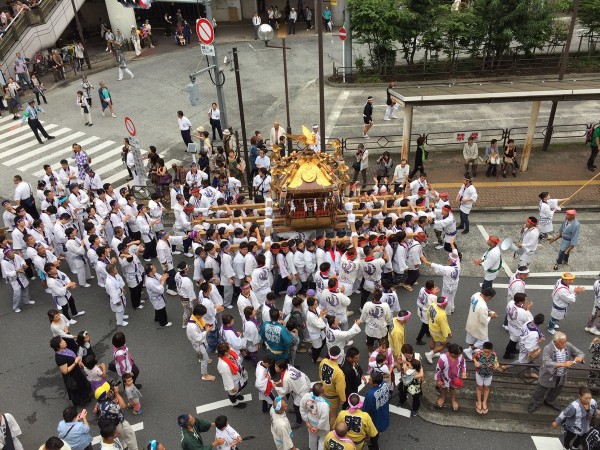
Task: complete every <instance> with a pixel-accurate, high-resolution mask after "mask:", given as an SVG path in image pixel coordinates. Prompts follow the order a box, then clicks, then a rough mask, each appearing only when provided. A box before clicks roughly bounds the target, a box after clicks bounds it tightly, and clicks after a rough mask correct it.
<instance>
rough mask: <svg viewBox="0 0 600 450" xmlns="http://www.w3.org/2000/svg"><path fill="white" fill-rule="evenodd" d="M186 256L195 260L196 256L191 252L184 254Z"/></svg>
mask: <svg viewBox="0 0 600 450" xmlns="http://www.w3.org/2000/svg"><path fill="white" fill-rule="evenodd" d="M184 256H187V257H188V258H193V257H194V254H193V253H190V252H187V253H184Z"/></svg>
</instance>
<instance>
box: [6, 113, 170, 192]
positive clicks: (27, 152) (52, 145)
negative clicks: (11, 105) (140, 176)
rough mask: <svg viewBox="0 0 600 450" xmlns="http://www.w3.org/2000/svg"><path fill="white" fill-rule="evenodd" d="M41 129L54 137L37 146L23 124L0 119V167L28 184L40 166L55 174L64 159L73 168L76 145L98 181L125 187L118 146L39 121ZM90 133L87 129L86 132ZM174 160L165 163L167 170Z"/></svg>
mask: <svg viewBox="0 0 600 450" xmlns="http://www.w3.org/2000/svg"><path fill="white" fill-rule="evenodd" d="M41 123H42V125H43V126H44V129H45V130H46V131H47V132H48V134H51V135H52V136H54V137H55V139H54V140H52V141H46V140H44V144H39V143H38V141H37V139H36V138H35V136H34V134H33V132H32V131H31V129H30V128H29V126H28V125H27V124H23V125H21V121H20V120H18V121H17V120H13V119H12V115H9V116H5V117H1V118H0V164H1V165H2V166H5V167H10V168H11V169H13V170H14V172H13V173H14V174H20V175H21V176H23V179H25V180H26V181H29V182H30V183H32V186H35V182H36V181H37V180H38V179H40V178H42V176H43V175H44V170H43V165H44V164H50V165H51V166H52V168H53V169H54V170H55V171H58V170H59V169H60V164H59V162H60V160H61V159H67V160H69V161H70V163H71V165H74V161H73V151H72V148H71V146H72V144H74V143H78V144H80V145H81V146H82V147H83V149H84V150H85V152H86V153H87V154H88V155H89V156H90V157H91V158H92V167H93V168H94V171H95V172H96V173H97V174H98V175H100V178H102V181H103V182H105V183H111V184H112V185H113V187H115V188H119V187H121V186H124V185H125V184H126V183H127V178H128V173H127V168H126V167H125V165H124V164H123V161H122V160H121V150H122V147H123V146H122V144H121V143H120V142H115V141H111V140H109V139H103V138H101V137H99V136H94V135H91V134H88V133H86V132H83V131H75V130H73V129H71V128H69V127H62V126H60V125H57V124H53V123H48V122H47V121H44V120H42V121H41ZM90 130H91V129H90ZM178 162H180V161H178V160H170V161H168V162H167V163H166V165H167V167H168V168H170V167H171V165H172V164H173V163H178Z"/></svg>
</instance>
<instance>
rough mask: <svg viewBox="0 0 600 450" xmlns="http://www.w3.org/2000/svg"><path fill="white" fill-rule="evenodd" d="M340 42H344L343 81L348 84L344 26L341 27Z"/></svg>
mask: <svg viewBox="0 0 600 450" xmlns="http://www.w3.org/2000/svg"><path fill="white" fill-rule="evenodd" d="M338 35H339V37H340V40H341V41H342V68H343V69H344V70H343V75H342V81H343V82H344V83H345V82H346V28H344V27H343V26H342V27H340V31H339V33H338Z"/></svg>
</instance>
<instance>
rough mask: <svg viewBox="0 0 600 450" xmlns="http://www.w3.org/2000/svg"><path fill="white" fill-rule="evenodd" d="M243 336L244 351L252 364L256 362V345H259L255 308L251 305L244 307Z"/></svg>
mask: <svg viewBox="0 0 600 450" xmlns="http://www.w3.org/2000/svg"><path fill="white" fill-rule="evenodd" d="M244 319H245V320H244V328H243V330H244V338H245V339H246V352H247V356H246V357H247V358H249V359H250V360H251V361H252V363H253V364H254V365H256V363H258V346H259V345H260V334H259V332H258V329H259V325H258V320H257V319H256V310H255V309H254V307H252V306H246V307H245V308H244Z"/></svg>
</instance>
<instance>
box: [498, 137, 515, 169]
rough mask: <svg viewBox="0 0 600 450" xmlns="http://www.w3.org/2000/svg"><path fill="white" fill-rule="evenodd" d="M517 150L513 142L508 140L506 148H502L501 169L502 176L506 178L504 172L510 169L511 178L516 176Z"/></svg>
mask: <svg viewBox="0 0 600 450" xmlns="http://www.w3.org/2000/svg"><path fill="white" fill-rule="evenodd" d="M516 160H517V149H516V147H515V141H514V140H512V139H509V140H508V142H507V145H506V147H504V164H503V167H502V176H503V177H504V178H506V172H507V171H508V169H510V172H511V173H512V176H513V177H516V176H517V169H518V166H517V161H516Z"/></svg>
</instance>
